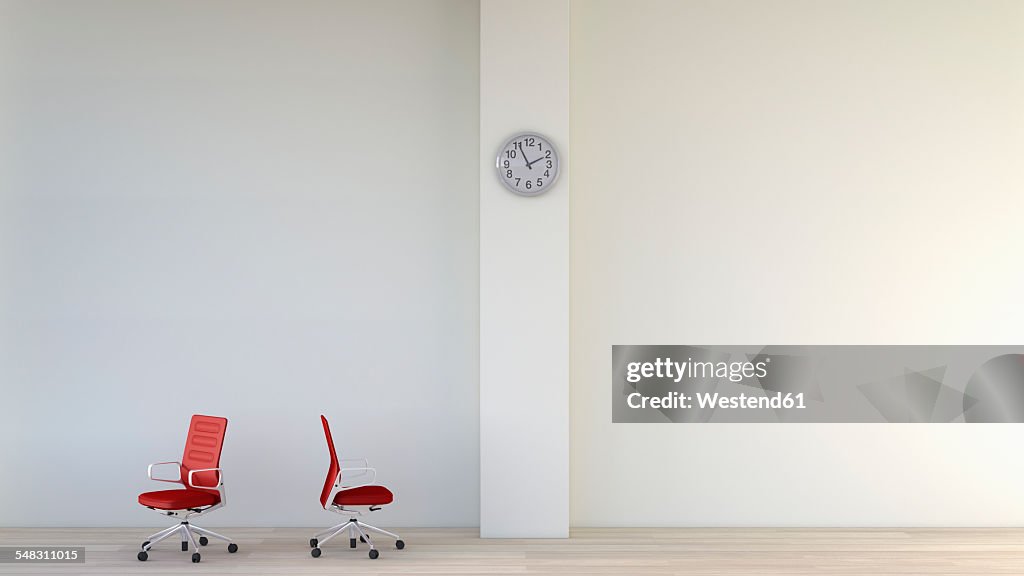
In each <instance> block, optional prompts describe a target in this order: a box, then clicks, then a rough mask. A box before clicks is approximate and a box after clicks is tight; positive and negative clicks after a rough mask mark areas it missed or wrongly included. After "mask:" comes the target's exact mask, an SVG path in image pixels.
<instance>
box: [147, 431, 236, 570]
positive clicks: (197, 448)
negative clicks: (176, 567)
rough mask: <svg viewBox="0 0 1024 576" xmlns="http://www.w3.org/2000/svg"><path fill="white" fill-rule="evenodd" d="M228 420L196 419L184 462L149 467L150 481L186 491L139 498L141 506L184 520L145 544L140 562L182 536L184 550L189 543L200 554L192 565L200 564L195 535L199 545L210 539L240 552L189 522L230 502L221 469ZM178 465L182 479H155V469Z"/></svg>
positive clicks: (229, 549) (179, 477) (161, 492)
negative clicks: (175, 536)
mask: <svg viewBox="0 0 1024 576" xmlns="http://www.w3.org/2000/svg"><path fill="white" fill-rule="evenodd" d="M227 427H228V421H227V419H226V418H218V417H216V416H200V415H199V414H196V415H194V416H192V422H191V424H189V427H188V438H187V440H186V442H185V453H184V454H183V455H182V457H181V462H157V463H155V464H150V465H149V471H148V474H149V479H150V480H156V481H157V482H174V483H177V484H181V485H182V486H184V489H183V490H158V491H156V492H146V493H144V494H139V504H142V505H143V506H145V507H146V508H149V509H151V510H156V511H158V512H160V513H161V514H163V515H165V516H175V517H181V518H182V521H181V523H180V524H175V525H174V526H171V527H170V528H168V529H166V530H161V531H160V532H157V533H156V534H153V535H152V536H150V537H149V539H148V540H146V541H145V542H143V543H142V552H139V560H141V561H143V562H145V561H146V560H147V559H148V558H149V549H150V548H152V547H153V545H154V544H156V543H157V542H159V541H161V540H163V539H164V538H167V537H169V536H171V535H172V534H180V535H181V550H182V551H183V552H187V551H188V545H189V542H191V543H192V549H193V550H195V551H196V552H195V553H193V554H192V561H193V562H199V559H200V556H199V552H198V550H199V546H198V545H196V538H195V535H196V534H199V535H200V536H199V545H201V546H206V545H207V544H208V543H209V540H208V539H207V538H206V537H207V536H213V537H214V538H220V539H221V540H224V541H226V542H227V543H228V552H231V553H232V554H233V553H235V552H238V545H236V544H235V543H234V542H232V541H231V539H230V538H228V537H227V536H221V535H220V534H217V533H216V532H214V531H212V530H207V529H205V528H200V527H199V526H196V525H195V524H190V523H189V518H192V517H193V516H200V515H202V514H205V513H207V512H210V511H212V510H216V509H217V508H220V507H221V506H224V504H225V503H226V502H227V497H226V495H225V494H224V473H223V472H222V471H221V469H220V451H221V448H222V447H223V446H224V432H225V431H226V430H227ZM164 464H174V465H175V466H176V467H177V468H178V478H177V479H170V478H154V477H153V467H154V466H161V465H164Z"/></svg>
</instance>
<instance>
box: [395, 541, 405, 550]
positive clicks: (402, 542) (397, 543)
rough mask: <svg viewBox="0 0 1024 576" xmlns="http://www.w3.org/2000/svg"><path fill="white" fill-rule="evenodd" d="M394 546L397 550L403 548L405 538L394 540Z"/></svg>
mask: <svg viewBox="0 0 1024 576" xmlns="http://www.w3.org/2000/svg"><path fill="white" fill-rule="evenodd" d="M395 548H398V549H399V550H401V549H402V548H405V540H395Z"/></svg>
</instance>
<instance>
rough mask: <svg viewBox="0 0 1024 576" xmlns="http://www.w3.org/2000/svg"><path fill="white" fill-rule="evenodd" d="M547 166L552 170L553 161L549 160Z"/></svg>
mask: <svg viewBox="0 0 1024 576" xmlns="http://www.w3.org/2000/svg"><path fill="white" fill-rule="evenodd" d="M547 165H548V166H547V167H548V168H551V166H552V164H551V160H548V161H547Z"/></svg>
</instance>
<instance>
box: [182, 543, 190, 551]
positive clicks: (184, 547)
mask: <svg viewBox="0 0 1024 576" xmlns="http://www.w3.org/2000/svg"><path fill="white" fill-rule="evenodd" d="M181 551H182V552H188V542H182V543H181Z"/></svg>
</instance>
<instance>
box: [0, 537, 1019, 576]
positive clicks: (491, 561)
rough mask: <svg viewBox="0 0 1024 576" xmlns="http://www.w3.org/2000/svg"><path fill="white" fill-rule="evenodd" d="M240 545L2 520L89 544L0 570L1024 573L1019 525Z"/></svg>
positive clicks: (249, 540)
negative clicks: (400, 545) (71, 559)
mask: <svg viewBox="0 0 1024 576" xmlns="http://www.w3.org/2000/svg"><path fill="white" fill-rule="evenodd" d="M209 527H210V528H211V529H213V530H218V531H220V532H222V533H224V534H230V535H231V536H232V537H233V538H235V541H236V542H237V543H238V545H239V548H240V549H239V551H238V553H236V554H230V555H229V554H228V553H227V550H226V549H225V547H224V546H223V545H222V544H220V543H211V544H210V546H208V547H206V548H203V549H202V562H200V563H199V564H192V563H191V562H190V560H189V556H190V554H188V553H185V552H181V551H180V548H179V547H180V544H179V543H178V542H177V541H172V540H170V539H168V540H167V541H165V542H163V543H161V544H160V545H158V546H157V547H156V548H155V549H154V550H153V551H152V552H151V553H150V557H149V561H148V562H144V563H143V562H139V561H138V560H137V559H136V558H135V555H136V553H137V552H138V546H139V544H140V543H141V540H143V539H144V537H145V536H147V535H148V534H150V533H152V532H155V531H156V529H155V528H154V529H152V530H147V529H81V528H80V529H60V530H56V529H0V545H3V546H10V545H84V546H85V548H86V558H87V561H86V563H85V564H77V565H52V564H51V565H36V566H25V565H13V564H0V574H90V575H107V574H150V575H152V574H429V575H435V576H436V575H442V574H458V575H473V574H561V575H565V574H604V575H611V574H615V575H619V574H622V575H638V576H640V575H645V574H658V575H668V574H672V575H676V574H678V575H696V574H705V575H721V574H745V575H754V574H756V575H771V574H824V575H829V574H857V575H871V576H880V575H886V574H943V575H956V574H963V575H971V576H979V575H983V574H1024V530H1021V529H966V530H965V529H938V530H932V529H928V530H921V529H913V530H897V529H852V530H851V529H799V530H797V529H674V528H673V529H665V528H661V529H650V528H631V529H610V528H600V529H593V528H587V529H575V530H573V531H572V537H571V538H569V539H567V540H481V539H479V538H478V537H477V531H476V530H472V529H424V528H419V529H404V530H400V531H399V533H400V534H401V535H402V537H403V538H404V539H405V541H406V543H407V546H406V548H405V550H401V551H398V550H395V549H394V548H393V547H392V546H391V545H390V543H387V544H385V543H384V542H383V541H381V542H380V544H382V547H381V555H380V558H378V559H377V560H370V559H369V558H367V555H366V549H365V548H364V547H360V549H358V550H350V549H349V548H348V542H347V541H346V540H344V539H335V540H332V541H331V542H329V543H328V544H327V545H326V546H325V547H324V550H323V556H321V557H320V558H312V557H310V554H309V547H308V544H307V542H308V540H309V537H310V535H311V533H313V532H316V531H317V530H318V529H317V530H314V529H294V528H288V529H270V528H236V529H229V528H219V527H216V526H209Z"/></svg>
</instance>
